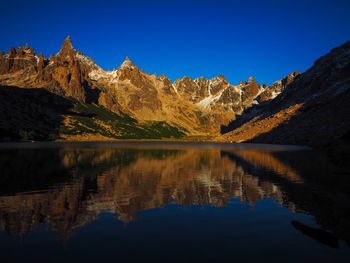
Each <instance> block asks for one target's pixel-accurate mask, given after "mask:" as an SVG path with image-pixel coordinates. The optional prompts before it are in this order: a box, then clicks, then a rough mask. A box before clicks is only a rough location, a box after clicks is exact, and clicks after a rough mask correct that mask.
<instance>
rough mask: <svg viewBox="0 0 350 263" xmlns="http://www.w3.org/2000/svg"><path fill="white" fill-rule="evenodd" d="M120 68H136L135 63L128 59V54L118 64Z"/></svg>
mask: <svg viewBox="0 0 350 263" xmlns="http://www.w3.org/2000/svg"><path fill="white" fill-rule="evenodd" d="M120 68H121V69H135V68H137V67H136V66H135V64H134V63H133V62H132V61H131V60H130V59H129V57H128V56H126V57H125V59H124V62H123V63H122V64H121V65H120Z"/></svg>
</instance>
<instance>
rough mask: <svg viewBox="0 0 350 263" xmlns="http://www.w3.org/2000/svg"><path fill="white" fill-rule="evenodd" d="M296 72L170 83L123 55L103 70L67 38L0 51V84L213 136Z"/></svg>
mask: <svg viewBox="0 0 350 263" xmlns="http://www.w3.org/2000/svg"><path fill="white" fill-rule="evenodd" d="M295 76H296V74H292V75H289V76H288V77H287V78H286V79H284V80H282V81H277V82H276V83H274V84H272V85H271V86H269V87H267V86H265V85H260V84H259V83H257V82H256V81H255V80H254V78H253V77H250V78H249V80H248V81H242V82H241V83H239V84H238V85H232V84H231V83H229V82H228V81H227V80H226V79H225V77H224V76H217V77H215V78H212V79H206V78H204V77H200V78H197V79H191V78H190V77H187V76H185V77H183V78H181V79H178V80H175V81H174V82H173V83H172V82H171V81H170V79H169V78H167V77H166V76H164V75H161V76H156V75H155V74H153V75H152V74H147V73H144V72H143V71H141V70H139V68H138V67H137V66H136V65H135V64H134V63H133V62H132V61H131V60H130V59H129V58H126V59H125V61H124V62H123V63H122V64H121V65H120V66H119V67H118V68H117V69H116V70H112V71H105V70H103V69H102V68H101V67H99V66H98V65H96V64H95V63H94V61H93V60H92V59H91V58H89V57H87V56H84V55H83V54H82V53H81V52H78V51H77V50H76V49H75V48H74V47H73V45H72V42H71V39H70V37H67V38H66V39H65V40H64V42H63V44H62V46H61V49H60V50H59V52H58V53H57V54H56V55H50V58H49V59H47V58H45V56H44V55H43V54H42V53H39V55H38V56H37V55H36V53H35V51H34V49H32V48H30V47H29V46H28V45H26V46H25V47H18V48H11V49H10V50H9V52H8V53H7V54H4V53H3V52H1V54H0V85H1V86H15V87H20V88H42V89H46V90H48V91H50V92H52V93H55V94H57V95H59V96H63V97H66V98H69V99H73V100H75V101H78V102H80V103H86V104H92V103H93V104H97V105H99V106H101V107H104V108H106V109H108V110H110V111H112V112H114V113H116V114H126V115H129V116H130V117H132V118H134V119H135V120H137V121H138V122H140V123H147V122H154V121H156V122H165V123H167V124H168V125H172V126H174V127H178V128H179V129H181V130H183V131H184V132H185V133H186V134H187V135H218V134H219V131H220V126H222V125H227V124H228V123H229V122H230V121H231V120H233V119H235V117H236V115H237V114H241V113H242V112H243V111H244V110H245V109H247V108H250V107H251V106H252V105H255V104H258V103H260V102H265V101H268V100H270V99H273V98H274V97H276V96H277V95H278V94H279V93H281V92H282V91H283V90H284V87H285V85H286V82H288V81H289V82H291V81H292V79H293V78H294V77H295Z"/></svg>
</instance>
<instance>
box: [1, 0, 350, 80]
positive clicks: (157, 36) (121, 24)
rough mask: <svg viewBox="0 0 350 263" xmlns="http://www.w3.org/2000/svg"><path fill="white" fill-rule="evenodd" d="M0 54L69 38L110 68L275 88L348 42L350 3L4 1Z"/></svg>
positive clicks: (48, 48) (53, 48)
mask: <svg viewBox="0 0 350 263" xmlns="http://www.w3.org/2000/svg"><path fill="white" fill-rule="evenodd" d="M0 9H1V16H0V25H1V33H0V50H4V51H7V50H8V49H9V48H10V47H17V46H19V45H24V44H25V43H26V42H28V43H29V45H30V46H31V47H34V49H35V50H36V51H37V52H39V51H43V53H44V54H45V55H46V56H49V54H50V53H56V52H57V51H58V50H59V48H60V46H61V43H62V41H63V40H64V38H65V37H66V36H67V35H70V36H71V38H72V42H73V45H74V46H75V48H76V49H77V50H80V51H82V52H83V53H84V54H85V55H88V56H90V57H92V58H93V59H94V60H95V62H96V63H97V64H99V65H100V66H101V67H102V68H104V69H113V68H117V67H118V66H119V65H120V64H121V63H122V61H123V60H124V58H125V56H129V58H130V59H131V60H132V61H133V62H134V63H135V64H136V65H138V67H139V68H140V69H144V70H145V71H146V72H149V73H154V72H156V73H157V74H158V75H159V74H166V75H167V76H168V77H170V78H171V79H172V80H174V79H176V78H180V77H183V76H184V75H188V76H190V77H193V78H196V77H199V76H205V77H208V78H211V77H214V76H216V75H220V74H223V75H225V76H226V77H227V79H228V80H229V81H231V82H232V83H234V84H235V83H237V82H239V81H240V80H247V79H248V77H249V76H250V75H254V77H255V78H256V80H258V81H259V82H261V83H263V82H265V83H267V84H269V83H271V82H273V81H275V80H277V79H280V78H282V77H283V76H285V75H286V74H288V73H290V72H291V71H294V70H301V71H305V70H306V69H307V68H309V67H310V66H311V65H312V64H313V62H314V61H315V59H317V58H318V57H320V56H321V55H324V54H326V53H327V52H328V51H329V50H330V49H332V48H333V47H336V46H338V45H340V44H342V43H344V42H345V41H348V40H350V1H349V0H343V1H342V0H328V1H327V0H318V1H317V0H275V1H272V0H255V1H253V0H245V1H243V0H241V1H239V0H237V1H234V0H232V1H228V0H226V1H224V0H212V1H206V0H201V1H199V0H198V1H195V0H193V1H191V0H187V1H185V0H178V1H171V0H164V1H156V0H153V1H152V0H148V1H147V0H144V1H141V0H139V1H136V0H124V1H112V0H110V1H108V0H96V1H92V0H85V1H77V0H76V1H74V0H70V1H69V0H56V1H55V0H46V1H45V0H41V1H36V0H32V1H28V0H27V1H20V0H2V1H1V3H0Z"/></svg>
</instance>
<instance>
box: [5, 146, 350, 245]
mask: <svg viewBox="0 0 350 263" xmlns="http://www.w3.org/2000/svg"><path fill="white" fill-rule="evenodd" d="M0 157H1V158H0V160H1V167H3V168H4V169H3V171H4V172H3V173H2V176H1V178H0V180H1V181H0V183H1V184H0V193H1V195H0V227H1V229H2V230H6V231H8V232H9V233H11V234H13V235H25V234H26V233H28V232H29V231H31V230H32V229H37V228H39V227H40V225H42V224H46V225H47V226H48V227H49V228H50V229H52V230H55V231H57V232H58V234H59V238H60V239H61V240H67V239H68V238H69V237H70V235H71V232H72V231H73V230H74V229H77V228H79V227H81V226H83V225H85V224H88V223H90V222H91V221H93V220H94V218H96V217H97V216H98V215H99V214H100V213H104V212H112V213H115V215H116V217H117V218H118V219H119V220H121V221H122V222H124V223H128V222H130V221H133V220H138V213H139V212H141V211H143V210H148V209H155V208H163V207H165V206H167V205H168V204H174V203H175V204H177V205H180V206H193V205H201V206H215V207H226V206H228V205H229V202H230V200H232V199H237V200H239V201H240V202H241V203H248V204H250V205H252V206H254V205H255V203H257V202H259V201H260V200H263V199H266V198H271V199H273V200H274V202H277V203H279V204H281V205H284V206H287V207H288V208H289V209H290V210H291V211H306V212H308V213H311V214H314V215H315V216H316V218H317V220H318V221H319V223H320V224H324V226H325V227H327V229H329V228H330V229H334V231H339V232H336V233H338V234H339V235H342V238H345V239H347V240H348V239H349V236H347V234H346V233H349V232H346V231H344V229H348V230H349V222H350V220H349V218H348V217H347V215H346V211H349V207H348V204H349V202H344V200H348V198H349V197H348V195H346V194H345V195H344V194H339V195H332V194H330V193H329V192H328V191H327V189H329V188H324V187H323V185H324V184H326V185H327V187H329V186H330V185H331V186H332V187H331V188H332V189H333V188H334V189H338V188H337V187H338V186H337V184H336V181H333V183H331V184H330V183H329V178H330V177H329V172H330V166H329V165H328V163H327V160H326V159H325V157H324V156H321V155H319V154H316V155H315V154H314V153H313V152H311V151H306V152H304V151H294V152H293V151H292V152H288V151H285V150H283V148H281V149H278V148H277V149H270V150H268V149H267V150H266V149H265V150H264V149H262V150H258V149H244V148H242V149H239V148H238V149H232V148H226V149H225V148H212V147H211V148H195V147H184V146H172V147H169V146H163V147H160V148H155V149H154V148H148V147H141V148H140V147H138V148H95V149H94V148H66V149H65V148H63V149H51V150H48V149H46V150H40V151H33V150H30V149H27V150H12V151H7V152H4V151H0ZM320 160H322V161H320ZM313 161H315V162H317V163H318V164H319V165H317V166H307V165H306V164H305V162H307V163H310V162H311V163H312V162H313ZM18 163H21V165H20V166H19V165H18ZM5 164H6V165H5ZM39 167H40V169H39ZM315 169H316V170H315ZM315 173H317V174H318V177H317V180H316V181H315V178H314V177H313V174H315ZM342 182H346V181H344V180H343V181H342ZM341 189H343V186H342V187H340V188H339V191H340V192H339V193H342V191H343V190H341ZM315 191H316V193H317V195H315ZM321 197H326V198H328V199H329V200H332V201H331V202H327V203H322V202H319V200H320V198H321ZM344 198H345V199H344ZM339 206H341V207H342V209H339ZM322 211H327V213H326V214H325V213H323V212H322ZM330 211H333V212H334V213H336V214H337V218H339V220H340V221H341V222H343V223H342V225H341V226H340V225H339V222H340V221H339V220H338V221H333V220H330V219H329V218H328V217H327V216H328V215H329V212H330ZM342 211H344V213H343V212H342ZM344 222H345V223H344Z"/></svg>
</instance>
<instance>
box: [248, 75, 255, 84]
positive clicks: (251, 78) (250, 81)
mask: <svg viewBox="0 0 350 263" xmlns="http://www.w3.org/2000/svg"><path fill="white" fill-rule="evenodd" d="M255 82H256V81H255V79H254V76H250V77H249V78H248V83H255Z"/></svg>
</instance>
